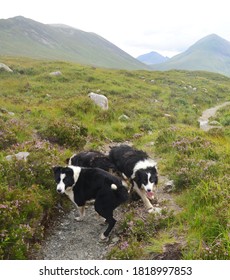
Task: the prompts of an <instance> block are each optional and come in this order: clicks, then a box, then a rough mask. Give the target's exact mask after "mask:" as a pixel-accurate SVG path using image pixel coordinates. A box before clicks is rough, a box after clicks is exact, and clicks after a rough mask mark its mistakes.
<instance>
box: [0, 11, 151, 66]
mask: <svg viewBox="0 0 230 280" xmlns="http://www.w3.org/2000/svg"><path fill="white" fill-rule="evenodd" d="M0 55H10V56H25V57H31V58H39V59H50V60H65V61H73V62H78V63H82V64H88V65H93V66H98V67H106V68H118V69H146V66H145V65H144V64H142V63H141V62H139V61H138V60H136V59H135V58H133V57H132V56H130V55H128V54H127V53H126V52H124V51H122V50H121V49H119V48H118V47H117V46H115V45H113V44H112V43H110V42H109V41H107V40H105V39H104V38H102V37H100V36H99V35H97V34H94V33H90V32H84V31H81V30H78V29H75V28H72V27H69V26H66V25H61V24H54V25H48V24H42V23H39V22H36V21H34V20H31V19H27V18H24V17H21V16H18V17H14V18H10V19H6V20H5V19H1V20H0Z"/></svg>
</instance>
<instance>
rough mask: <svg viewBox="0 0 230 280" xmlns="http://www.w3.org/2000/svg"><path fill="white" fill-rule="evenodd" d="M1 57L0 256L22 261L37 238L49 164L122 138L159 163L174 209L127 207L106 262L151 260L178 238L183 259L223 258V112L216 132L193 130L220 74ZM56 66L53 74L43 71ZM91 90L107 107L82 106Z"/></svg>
mask: <svg viewBox="0 0 230 280" xmlns="http://www.w3.org/2000/svg"><path fill="white" fill-rule="evenodd" d="M1 61H3V62H4V63H5V64H7V65H8V66H9V67H10V68H11V69H12V70H13V73H8V72H4V71H1V72H0V77H1V78H0V89H1V90H0V94H1V99H0V174H1V176H0V239H1V245H0V246H1V247H0V258H1V259H27V258H30V252H31V250H32V249H33V248H34V247H36V246H37V245H38V244H39V242H40V241H41V240H42V238H43V235H44V230H45V228H46V226H47V223H48V221H50V219H52V217H53V214H54V213H55V209H56V208H57V207H56V206H57V203H60V202H61V203H62V202H63V200H61V199H60V197H59V196H58V195H57V194H56V192H55V183H54V180H53V174H52V166H53V165H57V164H65V159H66V158H67V157H69V156H70V155H72V153H75V152H77V151H80V150H83V149H85V150H86V149H92V148H93V149H99V148H100V147H102V146H104V145H105V144H107V143H110V142H112V141H116V142H123V141H125V140H129V141H132V142H133V143H134V145H135V146H137V147H139V148H142V149H144V150H147V151H148V152H149V153H150V154H151V155H154V156H156V157H157V158H160V160H159V172H160V174H162V175H167V176H168V177H169V178H170V179H173V180H174V183H175V190H174V196H175V197H176V199H177V203H178V204H179V206H180V207H181V208H182V211H181V212H180V213H172V212H170V211H168V210H167V209H166V210H164V211H163V215H162V216H160V217H159V216H155V215H153V214H151V215H148V214H144V213H143V210H141V211H140V209H139V208H138V207H137V205H136V204H135V203H132V204H131V205H130V206H127V209H126V210H127V211H126V214H125V215H124V218H123V220H122V222H121V229H120V230H121V241H120V242H119V244H118V245H117V246H116V247H114V248H113V250H112V251H111V252H110V253H109V255H108V258H111V259H137V258H140V259H141V258H151V257H152V258H154V257H155V256H156V254H157V253H159V252H161V251H162V248H163V246H164V245H165V244H168V243H173V242H176V241H177V239H180V238H183V240H184V246H183V250H182V258H183V259H229V257H230V256H229V254H230V253H229V252H230V242H229V226H230V225H229V218H230V215H229V207H228V206H229V198H230V194H229V185H230V184H229V183H230V182H229V181H230V180H229V179H230V177H229V175H228V174H230V172H229V171H230V170H229V169H230V161H229V156H228V155H229V151H230V144H229V143H230V141H229V138H230V126H229V107H226V108H222V109H221V110H220V111H219V112H218V114H217V116H216V120H217V121H218V122H220V123H221V124H222V126H223V127H222V128H221V129H220V128H218V129H212V130H211V131H209V132H203V131H201V130H200V129H199V127H198V122H197V119H198V117H199V116H200V115H201V114H202V111H203V110H204V109H207V108H209V107H212V106H214V105H217V104H219V103H222V102H224V101H228V100H229V92H230V80H229V79H228V78H227V77H224V76H221V75H217V74H211V73H206V72H186V71H169V72H148V71H124V70H105V69H99V68H95V67H88V66H82V65H76V64H72V63H65V62H47V61H39V60H30V59H22V58H10V57H4V58H3V57H2V58H1ZM58 70H59V71H61V73H62V75H60V76H51V75H50V74H49V73H50V72H53V71H58ZM91 91H94V92H96V91H99V92H100V93H101V94H105V95H106V96H107V97H108V99H109V110H108V111H103V110H101V109H100V108H99V107H97V106H96V105H94V104H93V103H92V101H91V100H90V99H89V98H88V96H87V95H88V93H89V92H91ZM121 115H126V116H127V117H128V119H126V118H119V117H120V116H121ZM153 143H154V145H153ZM21 151H27V152H29V153H30V155H29V156H28V159H27V160H26V161H23V160H17V159H16V158H15V159H13V160H11V161H8V160H7V159H6V156H7V155H14V154H17V153H18V152H21ZM67 206H68V205H67ZM63 207H64V208H65V205H63ZM137 248H139V250H137Z"/></svg>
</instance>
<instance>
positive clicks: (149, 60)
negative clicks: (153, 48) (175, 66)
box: [137, 52, 169, 65]
mask: <svg viewBox="0 0 230 280" xmlns="http://www.w3.org/2000/svg"><path fill="white" fill-rule="evenodd" d="M137 59H138V60H139V61H141V62H143V63H145V64H147V65H151V64H158V63H163V62H165V61H167V60H168V59H169V58H168V57H165V56H163V55H161V54H159V53H157V52H150V53H146V54H142V55H139V56H138V57H137Z"/></svg>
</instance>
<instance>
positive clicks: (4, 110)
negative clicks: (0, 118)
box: [0, 108, 15, 116]
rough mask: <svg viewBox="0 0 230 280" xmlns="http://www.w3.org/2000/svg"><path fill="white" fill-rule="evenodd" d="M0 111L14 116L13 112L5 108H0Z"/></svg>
mask: <svg viewBox="0 0 230 280" xmlns="http://www.w3.org/2000/svg"><path fill="white" fill-rule="evenodd" d="M0 113H2V114H8V115H10V116H14V115H15V114H14V113H13V112H9V111H8V110H6V109H5V108H0Z"/></svg>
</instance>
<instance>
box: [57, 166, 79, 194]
mask: <svg viewBox="0 0 230 280" xmlns="http://www.w3.org/2000/svg"><path fill="white" fill-rule="evenodd" d="M80 171H81V169H80V167H76V166H68V167H61V166H55V167H53V172H54V178H55V182H56V184H57V192H58V193H65V192H66V190H68V188H72V187H73V186H74V185H75V184H76V182H77V179H78V177H79V174H80Z"/></svg>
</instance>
